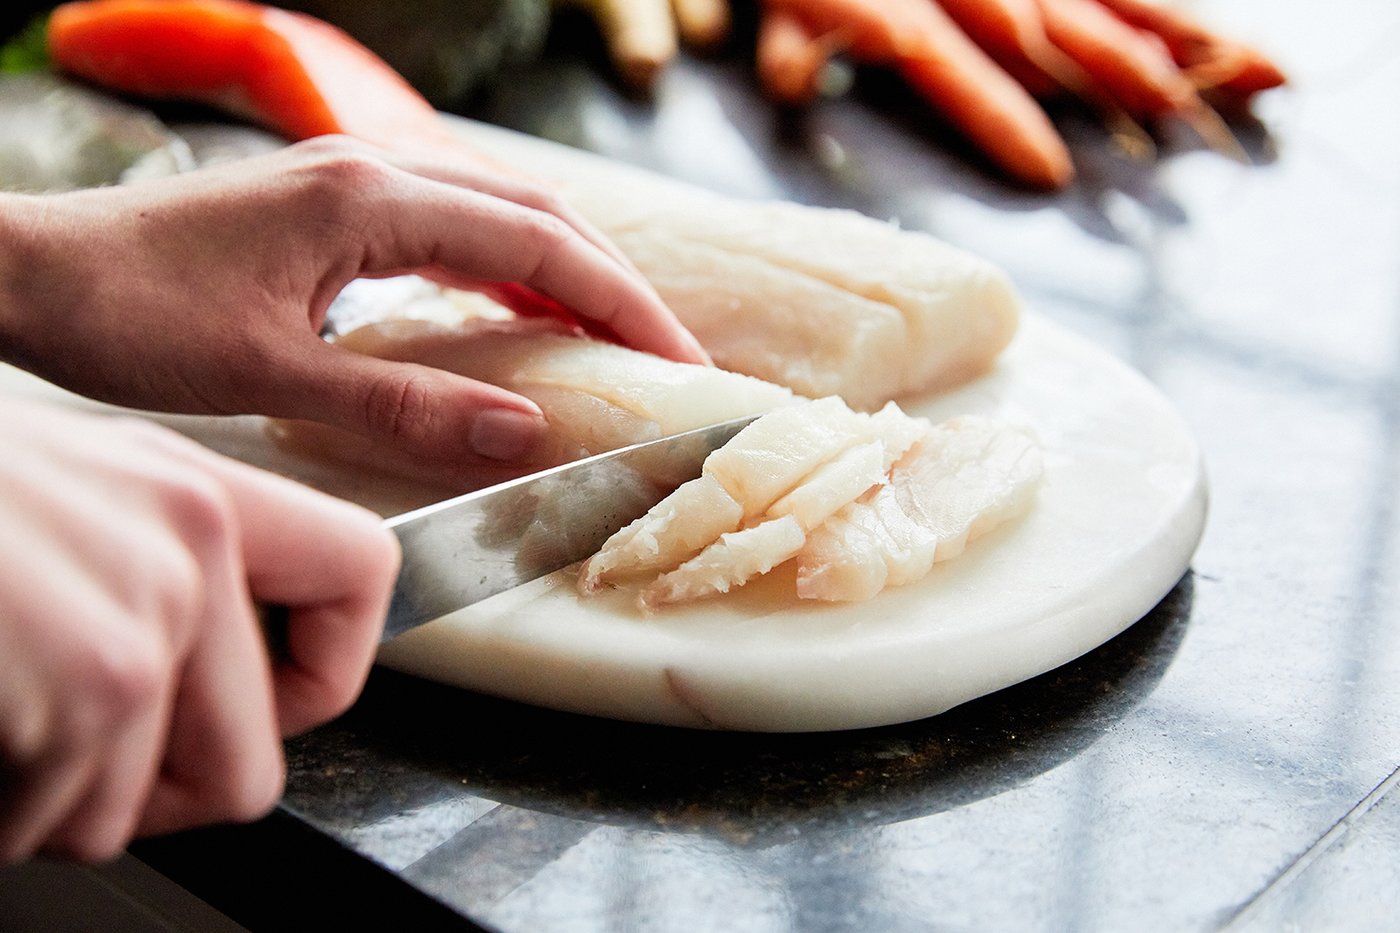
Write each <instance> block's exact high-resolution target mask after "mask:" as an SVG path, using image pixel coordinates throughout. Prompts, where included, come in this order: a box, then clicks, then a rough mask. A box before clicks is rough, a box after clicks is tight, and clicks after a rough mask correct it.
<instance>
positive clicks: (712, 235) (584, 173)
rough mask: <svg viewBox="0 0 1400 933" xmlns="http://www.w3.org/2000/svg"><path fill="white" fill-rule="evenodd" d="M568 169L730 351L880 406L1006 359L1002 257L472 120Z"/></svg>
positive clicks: (474, 139) (643, 263) (1012, 296)
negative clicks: (733, 193) (731, 191)
mask: <svg viewBox="0 0 1400 933" xmlns="http://www.w3.org/2000/svg"><path fill="white" fill-rule="evenodd" d="M457 126H458V127H459V129H460V131H461V133H462V135H463V136H464V137H465V138H466V139H468V140H469V141H470V142H471V143H472V145H473V146H475V147H477V148H478V149H480V150H482V151H484V152H485V153H486V154H487V155H490V156H492V157H494V158H497V159H499V160H501V161H502V162H504V163H506V164H509V165H512V166H514V167H515V168H517V169H519V170H520V171H523V172H526V173H528V174H530V175H532V176H534V177H535V178H538V179H540V180H543V181H547V182H554V183H555V184H557V185H558V187H559V189H560V192H561V193H562V194H563V196H564V197H565V199H566V200H567V201H568V202H569V203H570V204H571V205H573V206H574V207H575V208H576V209H577V210H578V211H579V213H581V214H582V215H583V216H584V217H586V218H588V219H589V220H590V221H592V222H593V223H594V224H595V225H597V226H598V227H599V228H601V229H602V230H603V232H605V233H606V234H607V235H608V236H610V237H611V238H612V239H613V241H614V242H616V243H617V244H618V246H619V247H620V248H621V249H622V251H623V252H624V253H626V254H627V255H628V256H629V258H631V260H632V261H633V262H634V263H636V265H637V267H638V268H639V269H641V271H642V273H643V274H644V275H645V276H646V277H647V278H648V279H649V280H650V281H651V282H652V283H653V284H654V285H655V286H656V288H657V290H658V291H659V292H660V293H661V296H662V298H664V299H665V300H666V302H667V303H668V304H669V305H670V306H671V308H672V309H673V310H674V311H675V312H676V314H677V316H679V317H680V318H681V320H682V321H683V322H685V324H686V326H687V327H689V328H690V329H691V330H692V331H693V332H694V333H695V334H696V336H697V337H699V338H700V342H701V343H702V344H704V345H705V348H706V349H707V350H709V351H710V354H711V355H712V356H713V357H714V358H715V362H716V363H718V364H719V365H720V366H722V367H724V368H725V369H730V370H734V371H735V372H743V373H748V374H750V375H753V376H758V377H759V378H762V379H766V380H768V381H770V382H776V383H778V384H780V385H786V386H788V387H790V388H792V389H793V390H794V391H796V392H798V393H800V394H802V395H806V396H809V397H813V398H815V397H820V396H824V395H840V396H841V397H843V398H845V399H846V401H848V402H849V403H851V404H852V405H855V406H856V407H858V408H864V409H873V408H878V407H879V406H880V405H881V404H882V403H884V402H886V401H888V400H890V399H892V398H899V397H903V396H906V395H910V394H914V393H919V392H924V391H930V390H934V389H940V388H946V387H949V386H952V385H956V384H959V383H961V382H964V381H966V380H968V379H970V378H972V377H974V376H976V375H979V374H980V373H983V372H985V371H986V370H987V369H989V368H990V367H991V365H992V364H993V362H994V361H995V360H996V357H997V356H998V354H1000V352H1001V351H1002V349H1003V348H1004V347H1005V346H1006V345H1007V343H1008V342H1009V341H1010V339H1011V337H1012V335H1013V334H1014V332H1015V330H1016V326H1017V318H1018V314H1019V304H1020V302H1019V299H1018V297H1017V295H1016V292H1015V290H1014V289H1013V287H1012V285H1011V284H1010V281H1009V280H1008V279H1007V277H1006V276H1005V275H1004V274H1003V273H1002V272H1001V271H1000V270H999V269H997V268H996V267H995V266H994V265H992V264H991V263H989V262H987V261H985V260H983V259H980V258H978V257H976V256H973V255H971V254H969V253H967V252H964V251H962V250H959V249H956V248H954V247H952V246H950V245H948V244H946V243H944V242H942V241H940V240H938V239H936V238H934V237H932V236H929V235H927V234H924V233H920V232H913V231H906V230H901V229H899V228H898V227H896V226H895V225H894V224H891V223H886V222H883V221H878V220H875V219H872V218H869V217H865V216H863V215H861V214H858V213H855V212H854V211H847V210H838V209H831V208H819V207H810V206H805V205H798V204H791V203H784V202H778V201H770V202H761V201H749V200H742V199H738V198H728V197H723V196H721V195H717V194H713V193H710V192H707V191H704V190H703V189H700V188H697V187H694V186H690V185H686V184H682V183H679V182H675V181H672V180H669V179H665V178H662V177H661V176H658V175H653V174H651V173H648V172H645V171H643V170H640V169H637V168H634V167H631V166H627V165H623V164H621V163H618V162H614V161H612V160H609V159H606V158H602V157H600V156H596V155H591V154H589V153H585V152H581V151H579V150H576V149H571V148H569V147H567V146H561V145H559V144H556V143H550V142H546V141H543V140H538V139H532V138H529V137H526V136H522V135H520V134H516V133H510V132H508V131H504V130H499V129H495V128H492V127H488V126H484V125H479V124H471V123H461V124H457Z"/></svg>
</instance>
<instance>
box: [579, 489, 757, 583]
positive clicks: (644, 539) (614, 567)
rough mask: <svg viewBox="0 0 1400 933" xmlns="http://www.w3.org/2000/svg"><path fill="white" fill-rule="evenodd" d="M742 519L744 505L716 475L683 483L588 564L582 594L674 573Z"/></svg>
mask: <svg viewBox="0 0 1400 933" xmlns="http://www.w3.org/2000/svg"><path fill="white" fill-rule="evenodd" d="M743 520H744V508H743V506H741V505H740V504H739V503H738V502H736V501H734V498H733V497H732V496H730V495H729V493H727V492H725V490H724V487H723V486H721V485H720V484H719V482H718V481H717V480H716V479H715V478H714V477H713V476H701V477H699V478H698V479H693V480H691V481H690V482H688V483H683V484H682V485H681V486H680V487H679V488H678V489H676V491H675V492H673V493H672V494H671V495H669V496H667V497H666V498H665V499H663V500H662V501H661V502H660V503H658V504H657V505H656V506H654V507H652V508H651V509H650V510H648V511H647V513H646V514H645V515H643V516H642V517H641V518H638V519H637V520H636V521H634V522H632V523H631V524H629V525H628V526H627V527H625V528H623V529H622V530H621V531H619V532H617V534H615V535H613V536H612V537H611V538H609V539H608V540H607V541H606V542H604V544H603V547H602V548H601V549H599V551H598V553H597V554H595V555H593V556H592V557H590V558H589V559H588V560H586V561H584V563H583V567H582V568H580V570H579V578H578V587H579V591H580V592H582V593H593V592H596V591H597V590H599V589H600V588H601V587H602V586H603V585H604V584H605V583H606V582H608V581H610V580H614V579H617V578H618V577H624V576H638V575H641V574H647V573H657V572H659V571H664V570H670V569H671V568H673V567H676V566H677V565H679V564H681V563H682V562H684V561H686V560H689V559H690V558H691V557H694V556H695V555H696V554H698V553H700V551H702V550H704V548H706V547H707V546H708V545H710V544H712V543H714V542H715V541H716V540H717V539H718V538H719V537H720V536H721V535H723V534H727V533H728V532H731V531H737V530H738V529H739V525H740V523H741V522H742V521H743Z"/></svg>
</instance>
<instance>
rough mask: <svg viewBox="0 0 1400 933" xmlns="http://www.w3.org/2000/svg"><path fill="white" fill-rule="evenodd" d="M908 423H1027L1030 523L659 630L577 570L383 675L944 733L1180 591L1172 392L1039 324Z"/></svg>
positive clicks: (648, 707) (1182, 566)
mask: <svg viewBox="0 0 1400 933" xmlns="http://www.w3.org/2000/svg"><path fill="white" fill-rule="evenodd" d="M906 407H907V409H908V410H909V411H910V412H912V413H913V414H918V415H924V416H927V417H930V418H932V419H934V420H941V419H943V418H947V417H951V416H953V415H956V414H963V413H978V414H985V415H992V416H997V417H1001V418H1005V419H1007V420H1010V421H1014V422H1017V423H1021V424H1025V425H1027V426H1029V427H1030V428H1031V429H1032V430H1033V431H1034V432H1035V434H1036V435H1037V436H1038V437H1039V439H1040V442H1041V444H1042V445H1043V448H1044V453H1045V462H1046V475H1045V480H1044V483H1043V486H1042V487H1041V490H1040V492H1039V494H1038V498H1037V501H1036V503H1035V505H1034V506H1033V508H1032V509H1031V510H1030V512H1029V513H1028V514H1027V515H1026V516H1025V517H1024V518H1022V519H1020V520H1018V521H1016V522H1014V523H1012V524H1010V525H1008V526H1004V527H1003V528H1001V529H999V530H997V531H995V532H993V533H992V534H991V535H989V536H987V537H985V538H982V539H980V540H978V541H977V542H974V543H973V545H972V546H970V547H969V549H968V551H967V552H966V553H965V554H964V555H963V556H961V557H958V558H956V559H954V560H952V561H949V562H947V563H944V564H940V565H938V566H936V567H935V569H934V571H933V573H931V574H930V575H929V576H928V577H927V578H925V579H924V580H922V581H920V582H918V583H915V584H912V585H909V586H905V587H901V588H896V589H892V590H887V591H885V592H883V593H881V594H880V595H879V596H877V597H876V598H875V599H873V600H870V601H869V602H864V603H856V604H838V605H828V604H815V603H810V602H808V601H803V600H798V599H796V598H795V596H794V595H793V580H792V576H791V575H790V574H789V573H787V572H784V571H782V570H781V569H780V570H779V571H775V572H774V573H772V574H770V575H769V576H768V577H766V578H764V579H762V580H760V581H758V582H756V583H752V584H750V585H748V586H746V587H744V588H742V589H740V590H737V591H735V592H733V593H731V594H729V595H726V596H723V597H719V598H715V599H711V600H707V601H704V602H699V603H695V604H692V605H688V606H677V607H668V608H667V609H665V610H664V611H661V612H658V613H655V614H653V615H645V614H643V613H641V612H640V611H638V610H637V609H635V608H634V607H633V605H632V603H631V597H632V594H631V593H630V592H628V591H626V590H618V591H614V592H611V593H606V594H603V595H601V596H598V597H591V598H587V599H584V598H581V597H579V596H578V595H576V593H575V591H574V586H573V584H574V576H575V574H574V572H573V571H572V570H565V571H561V572H559V573H556V574H554V575H552V576H550V577H547V578H545V579H542V580H539V581H536V582H535V583H533V584H530V585H527V586H523V587H520V588H518V589H516V590H513V591H511V592H508V593H504V594H501V595H500V596H498V597H494V598H492V599H490V600H488V601H486V602H484V603H481V604H478V605H476V606H473V607H470V608H469V609H465V610H462V611H460V612H457V613H455V614H453V615H450V616H447V617H445V618H443V619H441V620H439V621H436V622H434V623H432V624H431V625H429V626H426V627H424V628H422V629H419V630H417V631H415V632H410V633H409V634H407V635H405V636H403V637H401V638H399V639H397V640H396V641H395V642H393V643H391V644H389V645H386V646H385V647H384V649H383V650H382V653H381V662H382V663H384V664H386V665H388V666H390V667H393V668H397V669H399V670H401V671H406V672H409V673H413V674H417V675H420V676H423V677H428V678H431V679H434V680H438V681H442V682H444V683H448V684H455V685H459V686H462V687H467V688H471V689H475V690H481V691H485V692H488V693H492V694H497V695H500V696H505V697H511V698H514V699H517V700H522V701H525V702H528V703H537V704H542V705H545V706H550V707H555V708H558V709H564V710H571V711H576V712H582V713H590V714H595V715H600V716H609V717H616V718H621V719H631V720H640V721H645V722H655V723H664V724H671V725H679V726H692V727H702V728H718V729H743V730H759V731H807V730H831V729H852V728H859V727H866V726H877V725H885V724H890V723H895V722H903V721H908V720H912V719H917V718H922V717H925V716H930V715H933V714H936V713H939V712H942V711H943V710H946V709H948V708H950V707H952V706H955V705H957V704H959V703H963V702H966V701H968V700H971V699H973V698H975V697H978V696H981V695H983V694H986V693H989V692H991V691H994V690H997V689H1000V688H1002V687H1005V686H1008V685H1010V684H1013V683H1017V682H1019V681H1021V680H1025V679H1027V678H1030V677H1033V676H1035V675H1036V674H1039V673H1041V672H1043V671H1046V670H1049V669H1051V668H1054V667H1056V666H1058V665H1060V664H1063V663H1065V662H1066V661H1069V660H1071V659H1072V658H1075V657H1077V656H1079V655H1081V654H1083V653H1084V652H1086V651H1088V650H1090V649H1092V648H1094V647H1095V646H1097V645H1099V644H1102V643H1103V642H1104V641H1107V640H1108V639H1109V638H1111V637H1113V636H1114V635H1116V634H1118V633H1119V632H1121V631H1122V630H1124V629H1125V628H1127V627H1128V626H1129V625H1131V624H1132V623H1133V622H1134V621H1136V620H1138V619H1139V618H1141V617H1142V616H1143V615H1144V614H1146V613H1147V612H1148V610H1150V609H1151V608H1152V607H1153V606H1154V605H1156V603H1157V602H1158V601H1159V600H1160V599H1161V598H1162V597H1163V596H1164V595H1165V594H1166V593H1167V592H1168V591H1169V590H1170V589H1171V588H1172V587H1173V586H1174V585H1175V584H1176V583H1177V582H1178V580H1180V578H1181V577H1182V575H1183V574H1184V573H1185V571H1186V569H1187V566H1188V564H1189V562H1190V559H1191V555H1192V553H1193V552H1194V550H1195V547H1196V545H1197V543H1198V541H1199V540H1200V536H1201V533H1202V529H1203V525H1204V520H1205V513H1206V483H1205V475H1204V470H1203V466H1202V461H1201V456H1200V452H1199V450H1198V449H1197V446H1196V444H1195V442H1194V441H1193V439H1192V436H1191V434H1190V432H1189V430H1188V429H1187V426H1186V425H1185V424H1184V423H1183V422H1182V420H1181V419H1180V417H1179V416H1178V415H1177V414H1176V413H1175V412H1174V411H1173V409H1172V408H1171V406H1170V405H1169V404H1168V403H1167V401H1166V400H1165V399H1164V398H1163V396H1162V395H1161V394H1160V393H1159V392H1158V391H1157V390H1156V389H1155V388H1154V387H1153V386H1151V385H1150V384H1149V383H1148V382H1147V381H1146V380H1145V379H1143V378H1142V377H1141V376H1140V375H1138V374H1137V373H1136V372H1135V371H1134V370H1132V369H1130V368H1129V367H1127V366H1126V365H1124V364H1123V363H1121V362H1119V361H1117V360H1116V359H1114V358H1112V357H1111V356H1110V355H1108V354H1107V353H1105V352H1104V351H1102V350H1100V349H1098V348H1096V347H1095V346H1093V345H1091V344H1089V343H1088V342H1086V341H1085V340H1083V339H1082V338H1079V337H1076V336H1074V335H1072V334H1070V333H1068V332H1066V331H1065V330H1063V329H1061V328H1059V327H1057V326H1055V325H1053V324H1051V323H1049V322H1048V321H1045V320H1043V319H1041V318H1039V317H1036V316H1033V315H1032V316H1028V318H1027V320H1026V321H1025V322H1024V326H1023V328H1022V331H1021V333H1020V334H1019V336H1018V337H1017V338H1016V340H1015V341H1014V343H1013V344H1012V346H1011V347H1010V348H1009V350H1008V352H1007V353H1006V355H1005V356H1004V358H1003V360H1002V362H1001V364H1000V365H999V366H998V367H997V369H996V370H995V371H994V372H992V373H991V374H989V375H987V376H985V377H983V378H982V379H980V380H978V381H976V382H974V383H971V384H969V385H967V386H965V387H964V388H962V389H961V390H959V391H957V392H955V393H952V394H947V395H943V396H939V397H936V398H926V399H916V400H909V401H908V402H907V404H906Z"/></svg>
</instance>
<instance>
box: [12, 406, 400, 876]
mask: <svg viewBox="0 0 1400 933" xmlns="http://www.w3.org/2000/svg"><path fill="white" fill-rule="evenodd" d="M0 437H3V438H4V447H5V451H6V453H5V456H4V457H3V458H0V514H4V515H5V521H4V522H3V523H0V562H3V565H4V567H5V572H4V573H3V574H0V863H3V862H9V861H15V860H17V859H20V858H24V857H27V856H28V855H30V854H33V853H34V852H36V851H44V852H48V853H51V854H56V855H64V856H70V857H79V858H85V859H101V858H106V857H109V856H112V855H115V854H116V853H118V852H119V851H121V849H122V847H123V846H124V845H125V844H126V842H127V841H128V840H129V839H130V838H131V837H132V836H133V835H134V834H149V833H163V832H169V831H173V830H177V829H182V828H186V827H189V826H193V825H197V824H205V823H212V822H221V821H233V820H246V819H253V818H256V817H258V816H260V815H261V814H262V813H263V812H265V811H266V810H267V809H268V808H270V807H271V806H272V805H273V803H275V801H276V800H277V798H278V796H279V795H280V793H281V788H282V778H283V769H284V765H283V760H282V750H281V742H280V739H281V736H283V735H287V734H291V733H293V732H297V731H301V730H304V729H306V728H309V727H311V726H313V725H316V724H318V723H320V722H323V721H325V720H327V719H329V718H331V717H333V716H335V715H337V714H339V713H340V712H342V711H343V710H344V709H345V708H346V707H347V706H348V705H349V704H350V702H351V701H352V699H353V698H354V696H355V695H356V694H357V693H358V691H359V689H360V687H361V685H362V684H363V681H364V678H365V675H366V672H367V670H368V668H369V665H370V662H371V660H372V658H373V654H374V650H375V645H376V643H377V640H378V635H379V632H380V630H381V628H382V625H383V619H384V615H385V611H386V606H387V602H388V596H389V592H390V587H391V585H392V582H393V579H394V576H395V573H396V572H397V567H398V550H397V545H396V543H395V541H394V538H393V536H392V535H391V534H390V533H389V532H387V531H385V530H384V528H383V526H382V523H381V522H380V521H379V520H378V518H377V517H376V516H374V515H373V514H371V513H369V512H366V511H364V510H362V509H360V508H358V507H356V506H352V505H349V504H348V503H344V502H341V501H339V500H336V499H332V498H330V497H328V496H324V495H322V494H320V493H317V492H314V491H312V490H310V489H308V488H305V487H302V486H299V485H297V484H295V483H292V482H291V481H288V480H284V479H282V478H280V477H277V476H273V475H272V474H269V473H263V472H261V471H258V470H255V469H253V468H252V467H249V466H245V465H243V464H239V463H236V462H234V461H231V460H226V459H224V458H222V457H220V456H218V455H217V454H213V453H211V452H209V451H208V450H206V449H204V448H202V447H199V446H198V445H196V444H194V443H193V442H191V441H188V440H186V439H184V438H182V437H180V436H178V435H176V434H174V433H172V432H169V431H167V430H165V429H163V428H160V427H157V426H155V425H152V424H150V423H147V422H141V421H136V420H127V419H102V418H99V417H97V416H92V415H78V414H74V413H70V412H62V411H59V410H48V409H46V408H44V407H40V406H30V405H24V404H21V403H19V402H14V401H7V402H6V403H5V407H4V409H3V410H0ZM253 599H257V600H262V601H265V602H267V603H277V604H282V605H287V606H289V607H290V619H289V624H288V633H287V634H288V637H287V655H286V658H285V659H284V660H279V661H278V662H277V663H276V664H275V665H274V664H271V663H270V662H269V659H268V656H267V653H266V651H265V650H264V646H263V643H262V637H261V630H260V628H259V625H258V621H257V617H256V615H255V612H254V607H253Z"/></svg>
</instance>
